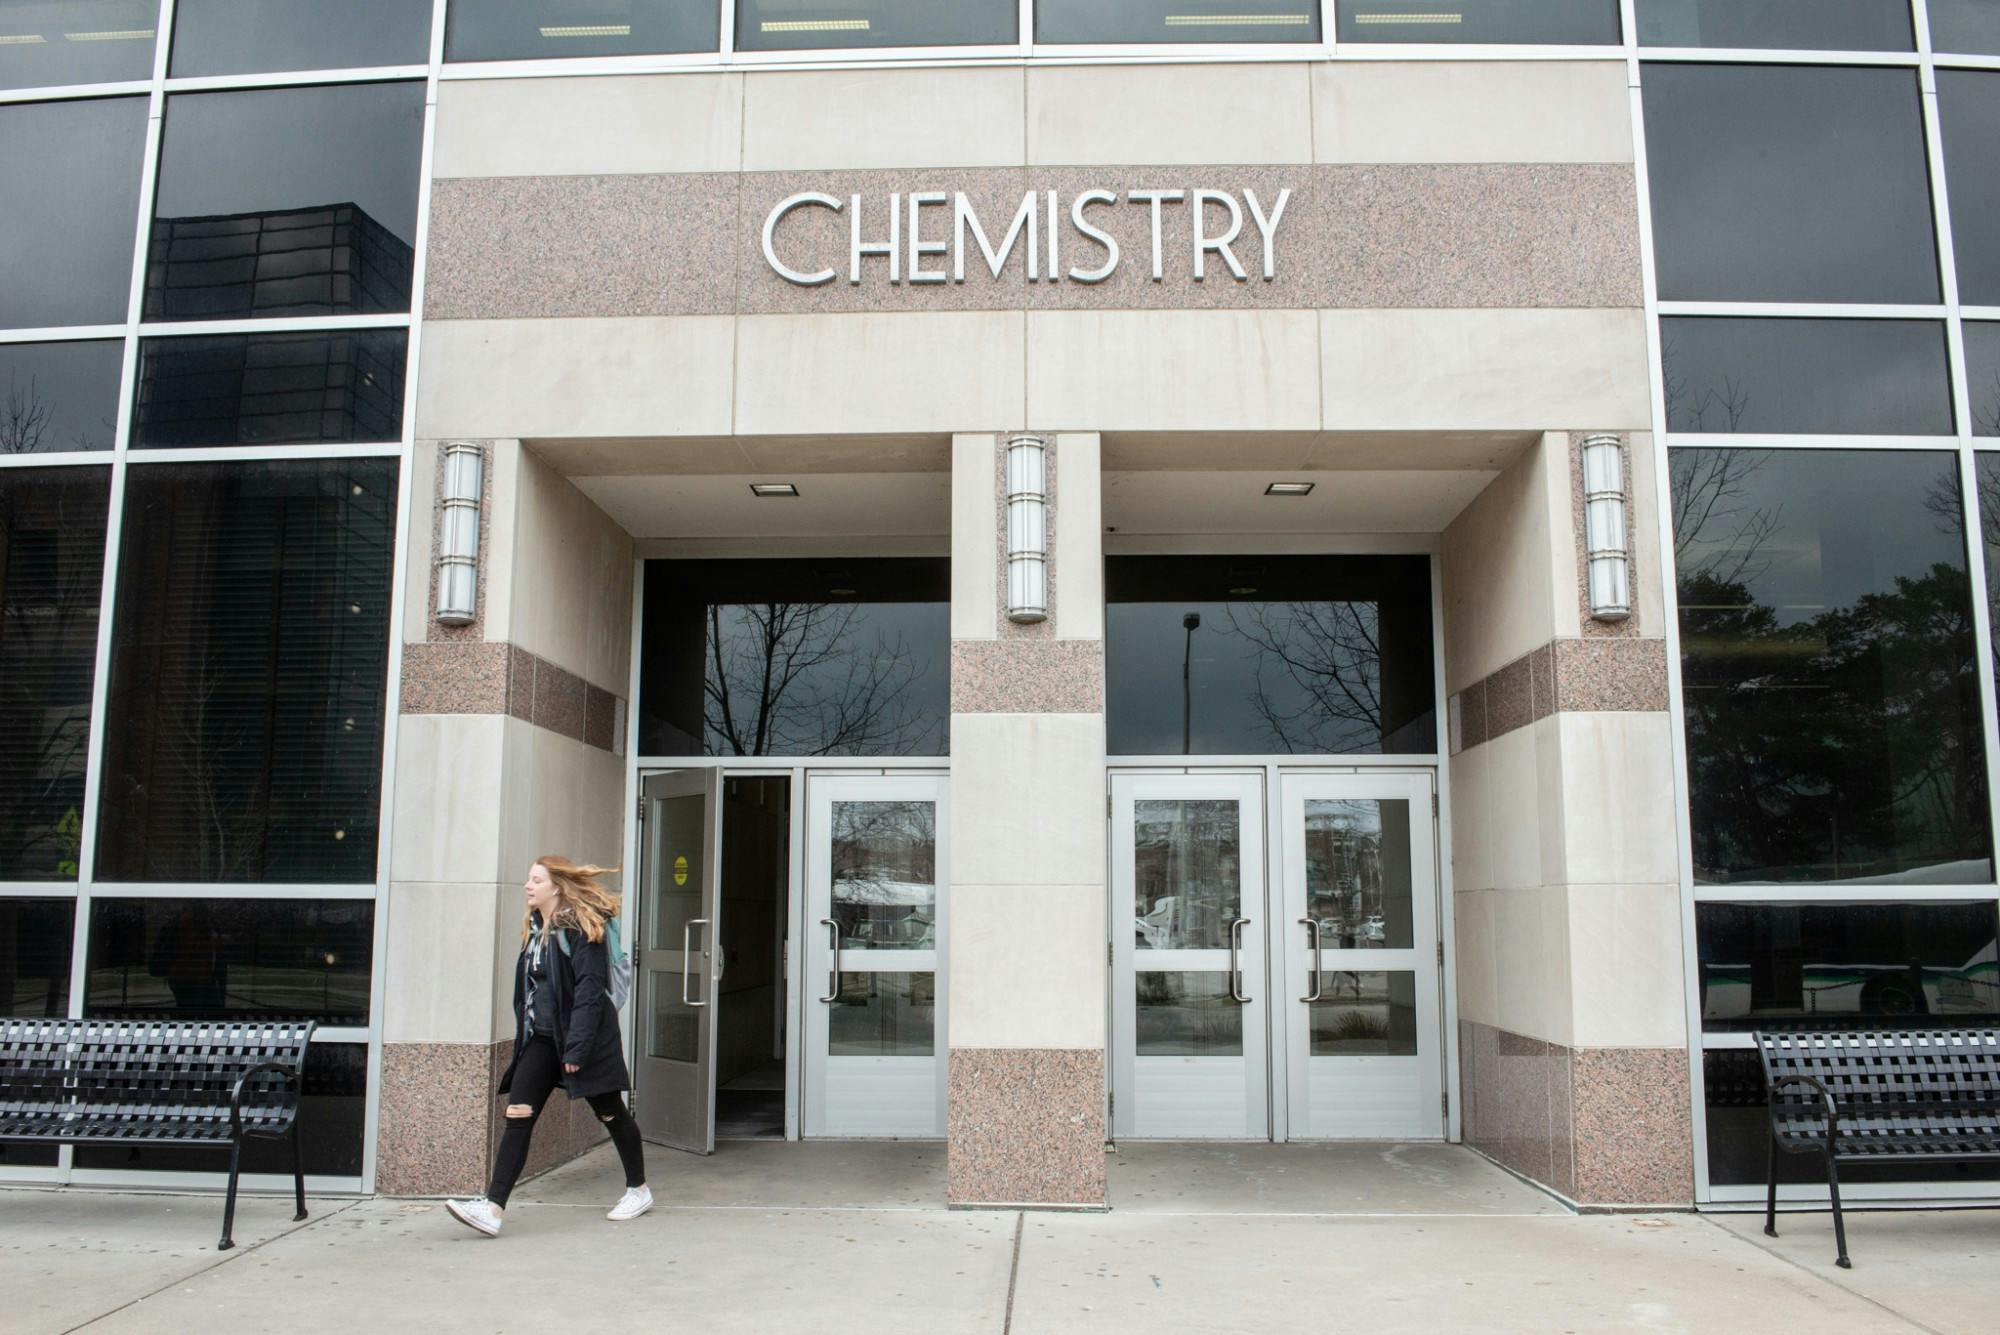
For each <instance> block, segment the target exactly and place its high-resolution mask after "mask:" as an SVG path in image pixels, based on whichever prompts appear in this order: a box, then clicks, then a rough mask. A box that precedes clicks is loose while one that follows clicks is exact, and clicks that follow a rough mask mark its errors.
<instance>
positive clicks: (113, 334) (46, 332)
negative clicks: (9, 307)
mask: <svg viewBox="0 0 2000 1335" xmlns="http://www.w3.org/2000/svg"><path fill="white" fill-rule="evenodd" d="M125 327H126V322H125V321H122V320H121V321H119V322H118V323H117V324H78V325H38V326H37V327H35V328H33V329H0V344H8V343H84V342H89V341H92V340H95V341H98V342H108V341H109V340H111V339H114V338H123V337H125Z"/></svg>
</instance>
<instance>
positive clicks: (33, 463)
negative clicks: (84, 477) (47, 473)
mask: <svg viewBox="0 0 2000 1335" xmlns="http://www.w3.org/2000/svg"><path fill="white" fill-rule="evenodd" d="M110 462H111V451H109V450H48V451H46V452H44V453H39V454H0V472H5V471H6V470H8V469H10V468H68V467H73V466H76V465H84V466H88V465H90V464H97V465H98V466H100V467H102V466H103V465H105V464H108V463H110Z"/></svg>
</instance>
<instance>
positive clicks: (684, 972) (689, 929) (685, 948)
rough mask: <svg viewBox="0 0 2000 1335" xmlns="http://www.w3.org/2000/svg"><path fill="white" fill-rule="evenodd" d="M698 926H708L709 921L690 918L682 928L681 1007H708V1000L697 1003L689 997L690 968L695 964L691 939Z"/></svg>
mask: <svg viewBox="0 0 2000 1335" xmlns="http://www.w3.org/2000/svg"><path fill="white" fill-rule="evenodd" d="M698 926H699V927H706V926H708V919H706V918H689V919H688V920H687V924H686V925H685V926H684V927H682V928H681V1005H683V1006H706V1005H707V1004H708V1002H707V1000H706V999H704V1000H701V1001H696V1000H695V999H694V998H692V997H690V996H689V995H688V973H689V972H690V968H689V966H691V965H692V964H693V963H694V946H693V943H692V942H691V941H690V940H689V938H690V937H692V936H693V935H694V929H695V928H696V927H698Z"/></svg>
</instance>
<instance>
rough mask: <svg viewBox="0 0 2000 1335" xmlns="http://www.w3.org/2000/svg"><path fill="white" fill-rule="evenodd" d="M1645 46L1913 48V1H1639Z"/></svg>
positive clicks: (1822, 49)
mask: <svg viewBox="0 0 2000 1335" xmlns="http://www.w3.org/2000/svg"><path fill="white" fill-rule="evenodd" d="M1638 19H1639V44H1640V45H1641V46H1735V47H1766V48H1772V49H1778V50H1783V49H1786V48H1790V49H1792V50H1798V51H1914V50H1916V44H1915V43H1914V42H1913V41H1912V40H1911V37H1910V0H1835V2H1834V3H1828V0H1756V2H1755V3H1751V4H1746V3H1744V0H1639V12H1638Z"/></svg>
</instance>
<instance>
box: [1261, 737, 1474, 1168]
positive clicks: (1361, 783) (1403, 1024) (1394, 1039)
mask: <svg viewBox="0 0 2000 1335" xmlns="http://www.w3.org/2000/svg"><path fill="white" fill-rule="evenodd" d="M1283 792H1284V804H1285V808H1284V839H1285V857H1284V863H1285V878H1284V892H1285V911H1284V916H1283V922H1284V924H1285V928H1286V930H1285V935H1284V938H1283V939H1284V940H1285V942H1286V945H1285V948H1284V952H1283V953H1284V960H1285V964H1284V968H1283V970H1282V976H1283V978H1284V983H1285V990H1284V993H1283V1001H1282V1004H1283V1006H1284V1015H1285V1025H1284V1028H1285V1033H1286V1040H1287V1043H1288V1048H1287V1053H1286V1056H1287V1062H1286V1066H1287V1071H1288V1073H1289V1079H1288V1082H1287V1083H1288V1084H1289V1087H1290V1091H1289V1092H1290V1099H1291V1102H1290V1107H1289V1110H1288V1111H1289V1114H1290V1122H1291V1134H1292V1136H1293V1138H1295V1139H1306V1138H1326V1139H1338V1138H1354V1139H1367V1140H1378V1139H1379V1140H1435V1139H1440V1138H1442V1137H1443V1135H1444V1111H1443V1090H1444V1085H1443V1081H1444V1061H1443V1055H1442V1052H1441V1034H1440V1031H1439V1028H1438V1012H1439V995H1438V989H1439V984H1438V940H1439V938H1438V926H1437V853H1436V847H1437V845H1436V837H1435V832H1434V831H1433V829H1432V825H1433V817H1432V814H1431V778H1430V776H1429V775H1428V774H1316V775H1302V774H1294V775H1288V776H1286V778H1285V779H1284V781H1283Z"/></svg>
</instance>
